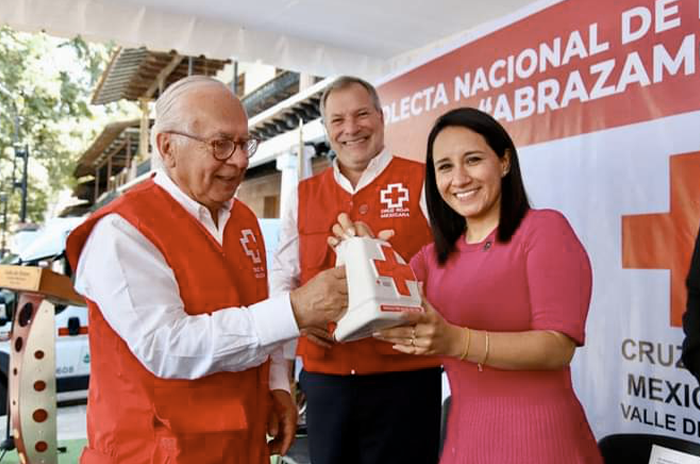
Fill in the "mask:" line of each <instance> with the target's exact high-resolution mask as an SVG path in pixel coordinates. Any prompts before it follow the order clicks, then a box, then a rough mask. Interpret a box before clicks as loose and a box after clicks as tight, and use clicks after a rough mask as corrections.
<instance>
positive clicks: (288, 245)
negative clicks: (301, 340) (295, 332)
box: [270, 149, 428, 359]
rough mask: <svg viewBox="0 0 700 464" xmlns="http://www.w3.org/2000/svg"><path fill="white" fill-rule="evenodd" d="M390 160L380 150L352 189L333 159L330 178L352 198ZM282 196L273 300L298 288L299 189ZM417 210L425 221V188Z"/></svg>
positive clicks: (289, 349) (290, 351) (289, 350)
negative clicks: (282, 207)
mask: <svg viewBox="0 0 700 464" xmlns="http://www.w3.org/2000/svg"><path fill="white" fill-rule="evenodd" d="M392 158H393V156H392V155H391V153H389V151H388V150H387V149H384V150H382V152H381V153H380V154H378V155H377V156H375V157H374V158H372V159H371V160H370V162H369V164H368V165H367V168H366V169H365V170H364V172H363V173H362V176H360V180H359V181H358V182H357V185H356V186H355V187H353V186H352V183H351V182H350V181H349V180H348V178H347V177H345V176H344V175H343V173H342V172H340V166H339V165H338V159H337V158H336V159H334V160H333V178H334V179H335V182H336V183H337V184H338V185H339V186H340V187H341V188H342V189H343V190H345V191H346V192H348V193H349V194H351V195H354V194H355V193H357V192H359V191H360V190H362V189H363V188H365V187H366V186H368V185H369V184H371V183H372V182H374V180H375V179H376V178H377V177H379V175H380V174H381V173H382V172H383V171H384V169H386V168H387V166H389V163H390V162H391V160H392ZM282 194H283V195H289V196H288V197H287V203H286V207H285V211H282V221H281V225H280V234H279V245H278V247H277V251H276V252H275V256H274V259H273V262H272V269H271V270H270V295H272V296H273V297H274V296H277V295H284V294H286V293H288V292H289V291H291V290H294V289H295V288H297V287H299V283H300V282H299V276H300V275H301V268H300V266H299V225H298V224H297V216H298V215H299V189H298V188H294V189H291V190H290V191H289V192H283V193H282ZM420 208H421V212H422V213H423V215H424V216H425V217H426V218H427V217H428V213H427V207H426V203H425V187H423V188H422V189H421V198H420ZM374 232H379V231H374ZM328 235H329V236H330V235H331V231H330V230H329V231H328ZM295 349H296V346H295V344H288V345H286V346H285V357H287V358H288V359H292V358H293V357H294V350H295Z"/></svg>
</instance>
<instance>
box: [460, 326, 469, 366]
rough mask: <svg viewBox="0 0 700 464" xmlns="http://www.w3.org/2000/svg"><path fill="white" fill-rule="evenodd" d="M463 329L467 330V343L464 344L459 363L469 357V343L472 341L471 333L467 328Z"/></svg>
mask: <svg viewBox="0 0 700 464" xmlns="http://www.w3.org/2000/svg"><path fill="white" fill-rule="evenodd" d="M465 329H467V342H466V343H465V344H464V353H462V356H460V357H459V360H460V361H464V360H465V359H467V356H469V343H470V342H471V341H472V331H471V330H469V327H465Z"/></svg>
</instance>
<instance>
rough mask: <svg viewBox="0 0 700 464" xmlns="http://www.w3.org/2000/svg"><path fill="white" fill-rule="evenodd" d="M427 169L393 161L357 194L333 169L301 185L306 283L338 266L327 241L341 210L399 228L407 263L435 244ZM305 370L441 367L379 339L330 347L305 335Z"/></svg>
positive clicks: (399, 247) (397, 242)
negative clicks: (425, 202)
mask: <svg viewBox="0 0 700 464" xmlns="http://www.w3.org/2000/svg"><path fill="white" fill-rule="evenodd" d="M424 171H425V166H424V165H423V164H422V163H418V162H415V161H409V160H406V159H403V158H397V157H394V158H393V159H392V161H391V162H390V163H389V165H388V166H387V167H386V169H384V171H383V172H382V173H381V174H380V175H379V176H378V177H377V178H376V179H375V180H374V181H373V182H372V183H371V184H369V185H367V186H366V187H364V188H363V189H362V190H360V191H358V192H356V193H355V194H354V195H351V194H349V193H348V192H346V191H345V190H343V189H342V188H341V187H340V186H339V185H338V184H337V183H336V181H335V178H334V176H333V168H328V169H326V170H325V171H324V172H322V173H320V174H318V175H316V176H314V177H311V178H309V179H306V180H304V181H302V182H301V183H300V184H299V216H298V224H299V260H300V267H301V277H300V281H301V284H302V285H303V284H304V283H306V282H308V281H309V280H310V279H311V278H312V277H314V276H315V275H316V274H318V273H319V272H321V271H323V270H325V269H329V268H331V267H333V266H335V253H333V251H332V250H331V249H330V247H329V246H328V245H327V243H326V239H327V238H328V236H329V235H330V231H331V228H332V227H333V224H335V223H336V218H337V217H338V214H340V213H341V212H346V213H348V214H349V215H350V218H351V219H352V220H353V221H363V222H365V223H366V224H368V225H369V227H370V228H371V229H372V230H373V231H374V232H375V233H376V232H379V231H380V230H384V229H394V230H395V231H396V235H395V236H394V238H392V239H391V243H392V245H393V246H394V249H395V250H396V251H397V252H398V253H399V254H400V255H401V256H402V257H403V258H404V259H405V260H406V261H407V262H408V261H409V260H410V259H411V257H412V256H413V255H414V254H415V253H417V252H418V251H419V250H420V249H421V247H423V245H425V244H427V243H429V242H431V241H432V235H431V233H430V228H429V226H428V222H427V221H426V220H425V217H424V216H423V214H422V213H421V210H420V205H419V201H420V195H421V189H422V187H423V176H424ZM299 354H300V355H301V356H302V357H303V359H304V369H306V370H308V371H309V372H320V373H325V374H337V375H347V374H373V373H378V372H396V371H410V370H416V369H422V368H426V367H433V366H437V365H439V364H440V362H439V360H437V359H436V358H427V357H422V356H411V355H404V354H401V353H399V352H398V351H396V350H394V349H392V348H391V345H390V344H388V343H385V342H380V341H377V340H374V339H365V340H359V341H355V342H349V343H343V344H336V345H334V346H333V347H332V348H331V349H325V348H323V347H320V346H319V345H316V344H315V343H312V342H310V341H309V340H307V339H306V338H305V337H301V338H300V340H299Z"/></svg>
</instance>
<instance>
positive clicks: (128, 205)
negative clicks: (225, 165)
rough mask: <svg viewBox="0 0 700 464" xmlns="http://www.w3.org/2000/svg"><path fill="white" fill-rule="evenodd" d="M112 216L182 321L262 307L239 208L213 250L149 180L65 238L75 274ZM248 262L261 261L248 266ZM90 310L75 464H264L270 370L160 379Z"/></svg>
mask: <svg viewBox="0 0 700 464" xmlns="http://www.w3.org/2000/svg"><path fill="white" fill-rule="evenodd" d="M110 213H117V214H119V215H120V216H122V217H123V218H124V219H126V220H127V221H128V222H129V223H131V224H132V225H133V226H134V227H136V228H137V229H138V230H139V231H140V232H141V233H142V234H143V235H144V236H145V237H146V238H147V239H149V240H150V241H151V242H152V243H153V244H154V245H155V246H156V247H157V248H158V249H159V250H160V252H161V253H162V254H163V256H165V259H166V261H167V263H168V265H169V266H170V268H171V269H172V270H173V272H174V274H175V278H176V280H177V283H178V287H179V290H180V297H181V298H182V300H183V302H184V305H185V310H186V312H187V313H188V314H192V315H195V314H205V313H208V314H210V313H212V312H213V311H216V310H217V309H220V308H225V307H231V306H247V305H251V304H253V303H257V302H259V301H261V300H264V299H265V298H267V269H266V264H265V250H264V245H263V241H262V235H261V233H260V230H259V228H258V222H257V220H256V218H255V216H254V215H253V213H252V212H251V211H250V210H249V209H248V207H246V206H245V205H244V204H243V203H241V202H240V201H236V202H235V203H234V206H233V209H232V211H231V219H230V220H229V221H228V223H227V225H226V229H225V231H224V240H223V246H221V245H219V243H218V242H217V241H216V240H215V239H214V238H213V237H211V235H210V234H209V233H207V232H206V230H205V229H204V227H203V226H202V225H201V224H200V223H199V222H198V221H197V220H196V219H195V218H193V217H192V216H191V215H190V213H188V212H187V211H185V209H184V208H183V207H182V206H181V205H180V204H179V203H177V202H176V201H175V200H174V199H173V198H172V197H171V196H170V195H169V194H168V193H167V192H165V190H163V189H162V188H160V187H159V186H157V185H156V184H155V183H154V182H153V181H150V180H149V181H147V182H145V183H144V184H143V185H140V186H138V187H136V188H135V189H133V190H131V191H130V192H128V193H127V194H126V195H124V196H122V197H121V198H119V199H117V200H116V201H114V202H112V203H111V204H110V205H108V206H107V207H105V208H102V209H101V210H99V211H98V212H96V213H95V214H93V215H92V216H91V217H90V218H89V219H88V220H87V221H86V222H85V223H84V224H82V225H81V226H80V227H78V228H77V229H76V230H75V231H73V233H72V234H71V235H70V237H69V238H68V244H67V255H68V258H69V260H70V262H71V264H72V265H73V268H76V267H77V261H78V258H79V256H80V251H81V250H82V248H83V246H84V244H85V241H86V240H87V238H88V236H89V235H90V231H91V230H92V228H93V227H94V226H95V224H96V223H97V221H98V220H99V219H100V218H102V217H103V216H105V215H107V214H110ZM253 238H254V240H253ZM246 239H247V240H246ZM244 240H245V243H244ZM254 258H259V259H255V261H256V262H255V263H254V262H253V261H254ZM88 309H89V313H88V314H89V320H90V351H91V372H90V392H89V399H88V417H87V421H88V447H87V448H86V449H85V451H84V452H83V455H82V457H81V463H83V464H103V463H129V464H140V463H144V464H145V463H166V462H167V463H172V464H175V463H177V464H181V463H186V464H205V463H211V464H214V463H217V464H220V463H227V464H251V463H253V464H263V463H265V464H268V463H269V457H268V452H267V445H266V443H265V432H266V429H267V418H268V415H267V412H268V408H269V386H268V372H269V364H268V363H265V364H263V365H262V366H259V367H257V368H253V369H248V370H246V371H243V372H220V373H216V374H211V375H208V376H206V377H202V378H199V379H195V380H179V379H162V378H158V377H156V376H154V375H153V374H151V373H150V372H149V371H148V370H147V369H146V368H144V367H143V365H142V364H141V363H140V362H139V361H138V360H137V359H136V357H134V355H133V354H132V353H131V351H130V350H129V348H128V347H127V345H126V343H125V342H124V341H123V340H122V339H121V338H120V337H119V336H118V335H117V334H116V333H115V332H114V330H112V328H111V327H110V326H109V324H108V323H107V322H106V321H105V320H104V318H103V317H102V313H101V311H100V308H99V306H98V305H97V304H95V303H94V302H92V301H89V300H88Z"/></svg>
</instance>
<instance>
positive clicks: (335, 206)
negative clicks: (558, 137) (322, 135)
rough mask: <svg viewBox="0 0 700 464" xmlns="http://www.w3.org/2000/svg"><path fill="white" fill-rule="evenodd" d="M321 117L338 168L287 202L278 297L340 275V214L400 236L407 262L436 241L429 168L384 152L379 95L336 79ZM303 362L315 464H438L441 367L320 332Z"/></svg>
mask: <svg viewBox="0 0 700 464" xmlns="http://www.w3.org/2000/svg"><path fill="white" fill-rule="evenodd" d="M321 114H322V116H323V122H324V125H325V128H326V131H327V135H328V139H329V142H330V144H331V147H332V148H333V150H334V151H335V153H336V155H337V158H336V159H335V161H334V162H333V166H332V167H331V168H329V169H327V170H326V171H324V172H322V173H320V174H318V175H316V176H314V177H312V178H310V179H307V180H305V181H303V182H301V183H300V184H299V187H298V189H297V191H295V192H294V193H293V195H292V196H291V197H290V199H289V208H288V209H287V211H284V212H283V216H282V230H281V232H280V246H279V248H278V253H277V255H276V257H275V262H274V264H273V270H272V273H271V291H272V294H273V295H274V294H278V293H279V294H284V292H286V291H289V290H291V289H293V288H296V287H297V286H298V285H300V284H301V285H303V284H306V282H308V281H309V280H310V279H313V278H314V277H315V276H317V275H318V274H319V272H321V271H323V270H324V269H329V268H332V267H333V265H334V263H335V255H334V253H333V251H332V250H331V249H330V247H328V246H327V244H326V241H327V238H328V232H329V231H330V230H331V228H332V227H333V225H334V224H335V223H336V220H337V218H338V216H339V214H340V213H345V214H347V215H348V217H345V216H341V218H345V220H346V221H347V220H351V221H361V222H364V223H365V224H367V225H368V226H369V227H370V229H371V230H375V231H380V230H386V229H393V231H394V232H395V238H394V239H392V244H393V246H394V248H395V249H396V250H397V251H398V252H399V253H400V254H401V255H402V256H403V257H404V258H405V259H407V260H408V259H410V258H411V257H412V256H413V254H415V253H416V252H417V251H418V250H420V248H421V247H422V246H423V245H425V244H426V243H428V242H430V241H431V234H430V229H429V227H428V222H427V220H426V217H427V215H426V213H425V210H424V208H423V207H422V205H423V204H424V202H423V200H422V197H423V195H422V188H423V177H424V170H425V168H424V166H423V165H422V164H421V163H417V162H413V161H409V160H406V159H402V158H397V157H393V156H392V155H391V153H390V152H389V151H388V150H386V149H385V148H384V118H383V114H382V110H381V106H380V103H379V97H378V95H377V92H376V90H375V89H374V87H372V86H371V85H370V84H369V83H367V82H365V81H364V80H361V79H358V78H355V77H349V76H345V77H341V78H339V79H337V80H336V81H334V83H333V84H331V85H330V87H329V88H328V89H327V90H326V91H325V93H324V94H323V96H322V97H321ZM298 352H299V354H300V355H301V356H302V357H303V363H304V371H303V372H302V373H301V387H302V390H303V391H304V392H305V394H306V397H307V410H306V414H307V426H308V431H309V446H310V453H311V461H312V462H313V463H314V464H337V463H352V464H391V463H407V462H410V463H418V464H422V463H435V462H437V460H438V448H439V434H440V398H441V373H440V369H439V368H438V367H435V366H437V365H438V364H439V362H438V361H437V360H435V359H418V358H416V357H411V356H407V355H403V354H400V353H399V352H398V351H395V350H393V349H392V347H391V345H390V344H388V343H383V342H380V341H377V340H372V339H370V340H360V341H356V342H350V343H344V344H334V343H333V342H332V341H331V340H330V339H329V338H328V337H324V336H323V334H322V333H321V332H320V331H318V330H316V329H311V330H307V331H305V336H304V337H302V338H301V339H300V340H299V350H298Z"/></svg>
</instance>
